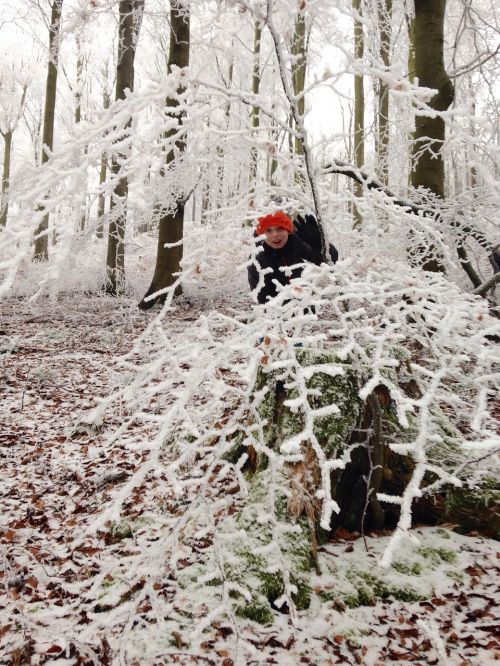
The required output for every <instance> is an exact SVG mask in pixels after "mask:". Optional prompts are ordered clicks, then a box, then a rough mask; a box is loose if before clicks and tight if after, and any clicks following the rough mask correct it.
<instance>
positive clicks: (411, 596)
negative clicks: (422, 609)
mask: <svg viewBox="0 0 500 666" xmlns="http://www.w3.org/2000/svg"><path fill="white" fill-rule="evenodd" d="M390 596H391V597H392V598H393V599H396V601H405V602H407V603H411V602H413V601H423V600H424V599H425V598H426V597H425V595H423V594H419V593H418V592H417V591H416V590H414V589H413V588H412V587H402V588H397V587H394V588H393V589H392V591H391V594H390Z"/></svg>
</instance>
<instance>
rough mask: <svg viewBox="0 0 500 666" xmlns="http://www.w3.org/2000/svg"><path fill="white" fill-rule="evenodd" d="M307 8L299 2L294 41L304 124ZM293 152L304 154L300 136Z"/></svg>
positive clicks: (297, 91)
mask: <svg viewBox="0 0 500 666" xmlns="http://www.w3.org/2000/svg"><path fill="white" fill-rule="evenodd" d="M305 6H306V3H305V2H303V3H300V2H299V8H298V11H297V16H296V18H295V30H294V35H293V41H292V56H293V60H292V86H293V93H294V95H295V97H296V98H297V112H298V116H299V120H300V122H302V123H303V122H304V114H305V108H306V105H305V97H304V89H305V85H306V66H307V48H306V21H305ZM295 129H297V127H295ZM293 151H294V154H295V155H303V154H304V147H303V145H302V141H301V139H300V137H299V136H295V138H294V145H293ZM296 174H297V172H296ZM301 182H303V178H301Z"/></svg>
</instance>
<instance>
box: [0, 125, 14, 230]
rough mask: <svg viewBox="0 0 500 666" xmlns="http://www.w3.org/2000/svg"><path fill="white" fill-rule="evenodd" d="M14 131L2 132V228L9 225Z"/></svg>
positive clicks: (0, 222) (0, 223)
mask: <svg viewBox="0 0 500 666" xmlns="http://www.w3.org/2000/svg"><path fill="white" fill-rule="evenodd" d="M13 133H14V131H13V130H12V129H11V130H8V131H7V132H2V136H3V140H4V148H3V173H2V199H1V206H0V210H1V213H0V227H5V225H6V224H7V215H8V212H9V199H8V196H9V183H10V159H11V155H12V135H13Z"/></svg>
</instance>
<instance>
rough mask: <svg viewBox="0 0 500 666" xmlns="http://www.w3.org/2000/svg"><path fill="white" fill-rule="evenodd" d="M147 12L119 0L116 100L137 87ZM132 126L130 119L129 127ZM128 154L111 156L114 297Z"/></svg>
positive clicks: (138, 1) (138, 0)
mask: <svg viewBox="0 0 500 666" xmlns="http://www.w3.org/2000/svg"><path fill="white" fill-rule="evenodd" d="M143 11H144V0H120V5H119V26H118V62H117V66H116V92H115V97H116V99H117V100H120V99H125V97H126V91H127V90H129V91H130V92H132V91H133V90H134V61H135V52H136V46H137V40H138V37H139V31H140V27H141V22H142V14H143ZM129 126H130V121H129V123H127V125H126V127H129ZM124 158H125V155H121V154H115V155H113V157H112V159H111V172H112V173H113V175H114V176H116V177H117V178H118V182H117V184H116V185H115V189H114V192H113V196H112V198H111V204H110V211H111V210H112V209H114V208H118V212H117V213H115V215H111V216H110V221H109V229H108V251H107V256H106V285H105V291H106V293H108V294H111V295H113V296H115V295H116V294H117V293H119V292H120V291H121V290H122V289H123V285H124V282H125V226H126V221H127V198H128V178H127V176H124V175H120V162H121V160H122V159H124Z"/></svg>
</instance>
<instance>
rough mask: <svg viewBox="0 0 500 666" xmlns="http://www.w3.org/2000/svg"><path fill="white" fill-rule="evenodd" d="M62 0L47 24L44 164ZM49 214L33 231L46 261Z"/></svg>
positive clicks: (37, 256) (50, 136)
mask: <svg viewBox="0 0 500 666" xmlns="http://www.w3.org/2000/svg"><path fill="white" fill-rule="evenodd" d="M62 8H63V0H53V1H52V7H51V16H50V26H49V62H48V67H47V79H46V84H45V108H44V114H43V137H42V164H45V163H46V162H47V161H48V159H49V155H50V153H51V152H52V148H53V145H54V121H55V111H56V92H57V72H58V65H59V34H60V29H61V16H62ZM48 228H49V215H48V213H47V214H45V215H44V217H43V220H42V221H41V223H40V224H39V225H38V228H37V230H36V232H35V250H34V258H35V259H37V260H39V261H47V259H48V258H49V244H48V233H47V232H48Z"/></svg>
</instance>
